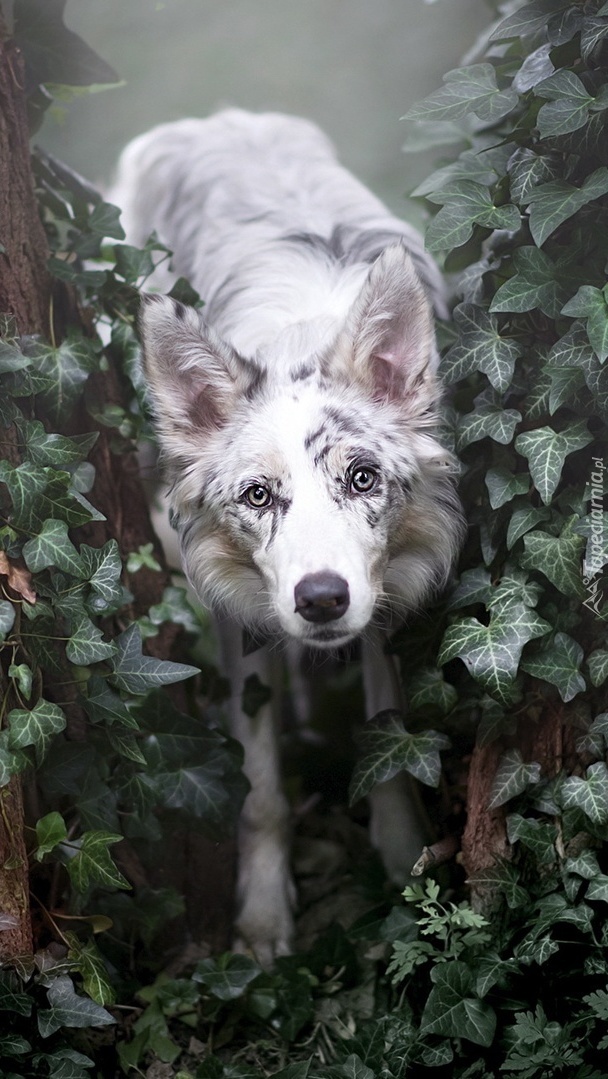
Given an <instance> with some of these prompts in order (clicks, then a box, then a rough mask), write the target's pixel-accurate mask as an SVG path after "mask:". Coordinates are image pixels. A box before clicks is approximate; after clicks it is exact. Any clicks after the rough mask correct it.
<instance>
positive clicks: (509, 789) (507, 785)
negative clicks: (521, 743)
mask: <svg viewBox="0 0 608 1079" xmlns="http://www.w3.org/2000/svg"><path fill="white" fill-rule="evenodd" d="M539 779H540V764H536V763H535V762H532V763H531V764H524V760H523V757H522V755H521V753H520V751H519V750H518V749H508V750H507V751H506V752H505V753H503V755H502V757H501V758H500V762H499V765H498V768H497V769H496V775H495V776H494V780H493V783H492V789H491V791H490V801H489V802H488V809H497V808H498V807H499V806H502V805H505V804H506V802H510V801H511V799H512V798H516V797H517V795H518V794H521V793H522V792H523V791H525V789H526V787H529V786H530V784H534V783H538V781H539Z"/></svg>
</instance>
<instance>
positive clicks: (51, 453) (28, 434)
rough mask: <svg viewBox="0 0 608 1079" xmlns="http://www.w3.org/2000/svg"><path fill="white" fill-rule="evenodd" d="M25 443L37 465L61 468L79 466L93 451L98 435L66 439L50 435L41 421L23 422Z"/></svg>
mask: <svg viewBox="0 0 608 1079" xmlns="http://www.w3.org/2000/svg"><path fill="white" fill-rule="evenodd" d="M18 427H19V431H20V433H21V437H22V438H23V440H24V442H25V448H26V453H27V456H28V458H29V459H30V460H31V461H33V462H34V464H37V465H43V466H44V465H57V466H59V468H62V467H66V466H68V465H73V464H78V463H79V462H80V461H82V460H83V459H84V458H85V457H86V456H87V455H88V454H89V452H90V451H91V449H92V448H93V446H94V445H95V443H96V441H97V438H98V435H97V432H96V431H94V432H93V433H92V434H90V435H80V436H76V437H75V438H66V436H65V435H56V434H49V433H48V432H47V430H46V428H45V427H44V424H42V423H40V421H39V420H21V421H20V422H19V423H18Z"/></svg>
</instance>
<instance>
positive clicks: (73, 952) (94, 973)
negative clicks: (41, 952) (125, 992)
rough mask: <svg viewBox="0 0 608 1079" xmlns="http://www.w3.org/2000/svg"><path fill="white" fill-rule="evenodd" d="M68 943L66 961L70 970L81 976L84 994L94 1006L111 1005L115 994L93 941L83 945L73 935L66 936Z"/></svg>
mask: <svg viewBox="0 0 608 1079" xmlns="http://www.w3.org/2000/svg"><path fill="white" fill-rule="evenodd" d="M66 936H67V939H68V940H69V943H70V950H69V953H68V959H69V960H70V963H71V964H72V969H74V970H77V971H78V973H79V974H80V975H81V976H82V987H83V989H84V991H85V993H87V994H88V996H90V997H91V999H92V1000H94V1001H95V1003H96V1004H102V1005H103V1004H113V1003H114V1001H115V1000H116V993H115V991H114V988H113V986H112V984H111V982H110V978H109V974H108V969H107V967H106V964H105V963H104V961H103V958H102V956H101V955H100V953H99V949H98V948H97V946H96V944H95V942H94V941H92V940H90V941H87V942H86V944H83V943H82V941H81V940H79V938H78V937H77V936H76V934H75V933H69V934H66Z"/></svg>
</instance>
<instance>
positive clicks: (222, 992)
mask: <svg viewBox="0 0 608 1079" xmlns="http://www.w3.org/2000/svg"><path fill="white" fill-rule="evenodd" d="M261 973H262V968H261V967H260V965H259V964H258V963H256V961H255V959H251V958H250V957H249V956H248V955H233V954H231V953H229V952H228V953H226V954H224V955H221V956H219V958H218V959H201V960H200V961H199V962H198V963H197V964H196V969H195V971H194V973H193V974H192V981H194V982H199V983H200V984H201V985H204V986H205V988H206V989H207V990H208V991H209V992H210V993H211V994H212V996H214V997H216V998H217V999H218V1000H238V998H239V997H242V995H243V993H244V992H245V990H246V988H247V986H248V985H250V984H251V982H253V981H255V979H256V978H258V977H259V976H260V974H261Z"/></svg>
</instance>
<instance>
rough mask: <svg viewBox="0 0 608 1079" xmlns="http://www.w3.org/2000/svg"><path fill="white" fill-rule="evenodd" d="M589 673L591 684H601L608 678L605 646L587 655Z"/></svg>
mask: <svg viewBox="0 0 608 1079" xmlns="http://www.w3.org/2000/svg"><path fill="white" fill-rule="evenodd" d="M587 664H588V667H589V675H590V678H591V685H592V686H602V685H603V684H604V682H605V681H606V679H607V678H608V652H607V651H606V649H605V648H597V649H596V650H595V652H590V653H589V655H588V656H587Z"/></svg>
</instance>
